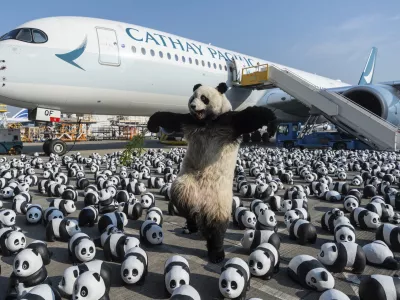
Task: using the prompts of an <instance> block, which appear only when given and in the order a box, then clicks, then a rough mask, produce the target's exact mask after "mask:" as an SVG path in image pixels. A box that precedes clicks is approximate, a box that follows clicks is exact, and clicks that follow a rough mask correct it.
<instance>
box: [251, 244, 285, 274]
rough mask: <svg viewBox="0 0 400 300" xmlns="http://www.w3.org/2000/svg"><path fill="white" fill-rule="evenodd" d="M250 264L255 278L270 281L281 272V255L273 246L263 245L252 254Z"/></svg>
mask: <svg viewBox="0 0 400 300" xmlns="http://www.w3.org/2000/svg"><path fill="white" fill-rule="evenodd" d="M248 264H249V267H250V273H251V274H252V275H253V276H255V277H260V278H262V279H266V280H269V279H271V278H272V276H273V274H276V273H278V272H279V265H280V255H279V252H278V250H277V249H276V248H275V247H274V246H273V245H271V244H269V243H262V244H261V245H259V246H258V247H257V248H256V249H255V250H254V251H253V252H251V254H250V256H249V258H248Z"/></svg>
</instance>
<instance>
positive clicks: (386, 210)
mask: <svg viewBox="0 0 400 300" xmlns="http://www.w3.org/2000/svg"><path fill="white" fill-rule="evenodd" d="M365 208H366V209H368V210H369V211H372V212H374V213H376V214H377V215H378V216H379V217H380V218H381V220H382V222H388V221H389V218H391V217H393V216H394V210H393V206H391V205H390V204H386V203H385V201H383V200H382V202H378V201H373V200H372V201H371V202H370V203H368V204H367V205H366V206H365Z"/></svg>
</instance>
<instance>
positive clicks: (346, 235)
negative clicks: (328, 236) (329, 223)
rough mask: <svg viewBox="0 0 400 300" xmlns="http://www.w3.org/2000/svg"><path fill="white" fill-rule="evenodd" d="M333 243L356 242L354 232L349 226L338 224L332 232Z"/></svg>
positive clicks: (351, 226)
mask: <svg viewBox="0 0 400 300" xmlns="http://www.w3.org/2000/svg"><path fill="white" fill-rule="evenodd" d="M333 238H334V241H335V243H339V242H354V243H355V242H356V231H355V229H354V227H353V225H351V224H339V225H337V226H336V227H335V229H334V231H333Z"/></svg>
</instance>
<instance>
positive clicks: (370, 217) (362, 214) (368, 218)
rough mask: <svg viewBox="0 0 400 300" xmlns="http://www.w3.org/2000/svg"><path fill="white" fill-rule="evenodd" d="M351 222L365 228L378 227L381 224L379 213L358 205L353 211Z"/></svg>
mask: <svg viewBox="0 0 400 300" xmlns="http://www.w3.org/2000/svg"><path fill="white" fill-rule="evenodd" d="M350 222H351V225H353V226H357V225H358V226H359V227H360V228H361V229H364V230H365V229H377V228H378V227H379V226H380V225H381V221H380V218H379V215H378V214H376V213H374V212H372V211H369V210H367V209H365V208H363V207H357V208H355V209H354V210H353V211H352V212H351V214H350Z"/></svg>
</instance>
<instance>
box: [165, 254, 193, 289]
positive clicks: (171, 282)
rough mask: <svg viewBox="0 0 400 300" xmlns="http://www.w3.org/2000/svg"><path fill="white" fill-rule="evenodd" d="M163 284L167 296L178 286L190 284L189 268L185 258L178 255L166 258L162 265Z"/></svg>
mask: <svg viewBox="0 0 400 300" xmlns="http://www.w3.org/2000/svg"><path fill="white" fill-rule="evenodd" d="M164 284H165V290H166V294H168V295H171V294H172V293H173V292H174V290H176V289H177V288H179V287H180V286H182V285H185V284H190V267H189V263H188V261H187V260H186V258H184V257H182V256H180V255H174V256H172V257H170V258H168V260H167V261H166V262H165V264H164Z"/></svg>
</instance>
